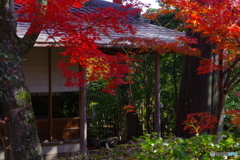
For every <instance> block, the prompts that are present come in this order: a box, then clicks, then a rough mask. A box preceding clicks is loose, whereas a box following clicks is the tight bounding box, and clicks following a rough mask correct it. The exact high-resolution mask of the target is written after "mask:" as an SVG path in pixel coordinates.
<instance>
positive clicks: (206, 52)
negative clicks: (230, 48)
mask: <svg viewBox="0 0 240 160" xmlns="http://www.w3.org/2000/svg"><path fill="white" fill-rule="evenodd" d="M187 34H188V35H190V36H192V37H194V38H197V39H198V45H196V46H194V47H196V48H198V49H200V50H201V57H203V58H211V56H213V55H212V54H211V45H210V44H208V43H207V39H205V38H201V37H200V34H198V33H194V34H192V33H191V32H190V31H188V32H187ZM200 60H201V59H200V58H198V57H189V56H185V57H184V59H183V72H182V80H181V86H180V93H179V97H178V105H177V108H176V122H175V135H176V136H178V137H191V136H193V135H191V134H189V131H188V130H186V131H184V130H183V127H184V125H183V124H182V123H183V122H184V121H185V120H186V117H187V114H189V113H196V112H207V111H209V112H211V110H212V107H213V106H215V104H216V102H217V99H218V98H217V96H216V95H217V89H215V88H214V86H216V84H217V81H216V78H217V75H216V73H215V72H213V73H209V74H201V75H199V74H198V73H197V68H198V67H199V65H200V63H199V62H200Z"/></svg>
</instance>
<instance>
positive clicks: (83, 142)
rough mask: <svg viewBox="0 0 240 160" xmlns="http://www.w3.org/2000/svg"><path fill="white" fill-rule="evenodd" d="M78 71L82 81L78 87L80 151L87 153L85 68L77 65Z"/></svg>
mask: <svg viewBox="0 0 240 160" xmlns="http://www.w3.org/2000/svg"><path fill="white" fill-rule="evenodd" d="M79 71H80V72H82V73H83V77H82V78H83V80H84V83H83V84H82V86H80V87H79V125H80V127H79V132H80V152H81V153H82V154H84V155H86V154H87V152H86V149H87V111H86V98H87V86H86V81H85V80H86V68H83V67H81V66H80V67H79Z"/></svg>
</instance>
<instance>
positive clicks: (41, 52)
mask: <svg viewBox="0 0 240 160" xmlns="http://www.w3.org/2000/svg"><path fill="white" fill-rule="evenodd" d="M61 51H62V49H61V48H52V92H70V91H78V88H77V87H66V86H64V84H65V82H66V79H65V78H64V77H62V72H61V71H60V70H59V69H58V68H57V66H56V65H57V62H59V61H60V60H61V58H62V57H61V55H60V54H59V53H60V52H61ZM25 58H26V60H25V61H24V67H23V69H24V74H25V78H26V83H27V86H28V88H29V90H30V92H31V93H39V92H48V48H32V49H31V51H30V52H29V53H28V54H27V55H26V57H25ZM77 69H78V67H74V68H73V70H75V71H76V70H77Z"/></svg>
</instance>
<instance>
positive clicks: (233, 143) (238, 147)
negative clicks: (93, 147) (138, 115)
mask: <svg viewBox="0 0 240 160" xmlns="http://www.w3.org/2000/svg"><path fill="white" fill-rule="evenodd" d="M221 137H223V139H221V140H220V141H217V139H218V138H219V137H218V136H214V135H207V134H203V135H200V136H194V137H192V138H189V139H183V138H176V137H172V138H171V139H163V138H156V137H155V135H154V134H146V135H145V136H142V137H140V138H139V139H136V141H135V142H131V144H123V145H119V146H117V147H115V148H113V149H110V150H107V149H102V150H98V151H95V152H92V153H89V154H88V155H87V156H84V155H82V154H75V155H73V156H72V157H70V158H67V159H66V160H73V159H76V160H77V159H84V160H98V159H99V160H100V159H101V160H102V159H108V160H113V159H116V160H125V159H135V160H161V159H174V160H182V159H191V160H199V159H203V160H204V159H206V160H208V159H212V160H218V159H219V160H222V159H223V156H217V155H215V156H213V155H212V156H211V155H210V153H213V152H215V153H223V152H235V153H238V156H235V157H233V156H229V158H231V159H238V158H239V155H240V138H236V137H234V136H232V135H231V134H228V135H226V134H225V135H224V134H223V135H221ZM62 159H64V158H62Z"/></svg>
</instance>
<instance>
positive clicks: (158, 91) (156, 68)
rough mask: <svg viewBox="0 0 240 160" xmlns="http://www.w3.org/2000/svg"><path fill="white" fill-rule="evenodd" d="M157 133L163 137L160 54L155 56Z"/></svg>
mask: <svg viewBox="0 0 240 160" xmlns="http://www.w3.org/2000/svg"><path fill="white" fill-rule="evenodd" d="M155 56H156V57H155V116H154V117H155V132H156V133H157V136H158V137H161V116H160V54H158V53H156V55H155Z"/></svg>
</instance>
